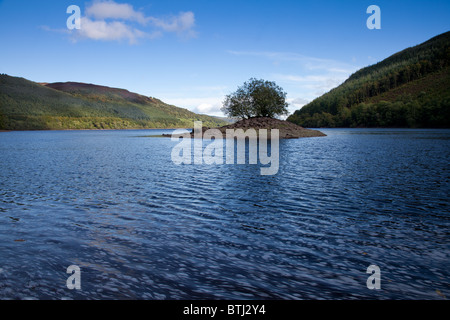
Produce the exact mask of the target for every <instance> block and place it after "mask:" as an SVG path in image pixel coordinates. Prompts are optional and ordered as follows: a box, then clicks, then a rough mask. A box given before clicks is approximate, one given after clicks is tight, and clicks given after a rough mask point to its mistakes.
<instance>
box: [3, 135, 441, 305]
mask: <svg viewBox="0 0 450 320" xmlns="http://www.w3.org/2000/svg"><path fill="white" fill-rule="evenodd" d="M321 131H322V132H324V133H326V134H327V137H319V138H304V139H295V140H283V141H280V146H279V154H280V163H279V171H278V173H277V174H276V175H268V176H262V175H260V166H259V165H249V164H246V165H230V164H228V165H227V164H223V165H194V164H192V165H185V164H182V165H175V164H174V163H173V162H172V160H171V151H172V149H173V147H174V146H175V145H176V144H177V142H174V141H171V139H169V138H155V137H147V136H148V135H159V134H162V133H171V132H172V131H171V130H126V131H119V130H118V131H37V132H2V133H0V165H1V170H0V299H157V300H160V299H239V300H240V299H287V300H298V299H444V298H447V299H448V298H449V297H450V268H449V266H448V264H449V262H450V260H449V254H450V250H449V249H450V246H449V221H450V214H449V211H450V210H449V194H450V184H449V180H450V166H449V163H450V160H449V159H450V130H431V129H430V130H419V129H323V130H321ZM71 265H76V266H79V268H80V270H81V273H80V280H81V289H80V290H77V289H73V290H69V289H68V288H67V286H66V281H67V279H68V278H69V277H70V276H71V274H69V273H66V270H67V268H68V267H69V266H71ZM370 265H376V266H378V267H379V270H380V272H381V276H380V289H373V290H371V289H369V288H368V287H367V280H368V278H369V277H370V276H371V274H370V273H367V268H368V267H369V266H370Z"/></svg>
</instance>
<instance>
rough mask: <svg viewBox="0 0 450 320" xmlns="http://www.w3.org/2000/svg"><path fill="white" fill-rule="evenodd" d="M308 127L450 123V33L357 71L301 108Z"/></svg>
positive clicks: (299, 115)
mask: <svg viewBox="0 0 450 320" xmlns="http://www.w3.org/2000/svg"><path fill="white" fill-rule="evenodd" d="M288 121H291V122H293V123H296V124H298V125H301V126H304V127H313V128H314V127H315V128H317V127H450V32H446V33H444V34H441V35H439V36H436V37H434V38H432V39H430V40H428V41H426V42H424V43H422V44H420V45H417V46H415V47H412V48H408V49H405V50H403V51H401V52H398V53H396V54H394V55H392V56H391V57H389V58H387V59H385V60H383V61H381V62H379V63H377V64H375V65H372V66H369V67H366V68H363V69H361V70H359V71H357V72H355V73H354V74H353V75H352V76H350V78H349V79H347V80H346V81H345V82H344V83H343V84H341V85H340V86H338V87H337V88H335V89H333V90H331V91H330V92H328V93H326V94H324V95H323V96H321V97H319V98H317V99H315V100H314V101H312V102H311V103H309V104H308V105H306V106H304V107H303V108H302V109H300V110H297V111H296V112H295V113H294V114H293V115H291V116H290V117H289V118H288Z"/></svg>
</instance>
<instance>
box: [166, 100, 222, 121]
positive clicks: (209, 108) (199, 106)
mask: <svg viewBox="0 0 450 320" xmlns="http://www.w3.org/2000/svg"><path fill="white" fill-rule="evenodd" d="M222 101H223V97H220V96H219V97H206V98H172V99H170V98H166V99H164V102H166V103H169V104H173V105H176V106H178V107H181V108H186V109H188V110H191V111H192V112H195V113H200V114H207V115H210V116H218V117H223V116H224V114H223V112H222V111H221V110H220V109H221V108H222Z"/></svg>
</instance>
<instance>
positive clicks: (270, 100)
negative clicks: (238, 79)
mask: <svg viewBox="0 0 450 320" xmlns="http://www.w3.org/2000/svg"><path fill="white" fill-rule="evenodd" d="M287 107H288V104H287V103H286V92H284V91H283V89H282V88H281V87H279V86H278V85H277V84H276V83H275V82H271V81H266V80H257V79H255V78H251V79H250V80H249V81H247V82H245V83H244V84H243V85H242V86H241V87H239V88H238V89H237V90H236V91H235V92H234V93H232V94H229V95H227V96H226V97H225V100H224V102H223V107H222V109H221V110H222V111H223V112H224V113H225V114H226V115H228V116H229V117H232V118H241V119H248V118H253V117H269V118H274V117H275V116H280V115H286V114H288V110H287Z"/></svg>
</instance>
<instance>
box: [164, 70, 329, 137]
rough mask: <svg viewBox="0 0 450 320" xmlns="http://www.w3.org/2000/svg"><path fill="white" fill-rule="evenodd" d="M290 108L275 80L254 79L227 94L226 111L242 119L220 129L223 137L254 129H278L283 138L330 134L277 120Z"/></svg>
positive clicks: (224, 104) (192, 134)
mask: <svg viewBox="0 0 450 320" xmlns="http://www.w3.org/2000/svg"><path fill="white" fill-rule="evenodd" d="M287 107H288V104H287V103H286V92H284V91H283V89H282V88H281V87H279V86H278V85H277V84H276V83H275V82H271V81H266V80H259V79H255V78H251V79H250V80H249V81H247V82H245V83H244V84H243V85H242V86H240V87H239V88H238V89H237V90H236V91H235V92H234V93H232V94H230V95H227V96H226V98H225V101H224V102H223V107H222V111H223V112H224V113H225V114H226V115H227V116H228V117H230V118H235V119H241V120H239V121H237V122H235V123H233V124H229V125H225V126H222V127H220V128H217V129H219V131H221V132H222V135H223V137H226V131H227V130H228V129H231V130H237V129H242V130H244V131H246V130H248V129H254V130H256V131H257V132H259V130H260V129H267V131H268V135H269V136H270V132H271V130H273V129H277V130H279V138H280V139H297V138H307V137H323V136H326V134H324V133H322V132H320V131H318V130H311V129H305V128H303V127H301V126H299V125H296V124H294V123H292V122H289V121H284V120H279V119H276V118H275V117H276V116H282V115H287V114H288V110H287ZM208 129H211V128H207V127H203V130H202V131H203V132H205V131H206V130H208ZM194 135H195V134H194V130H192V133H191V137H192V138H194ZM164 136H166V137H170V136H171V135H164Z"/></svg>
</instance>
